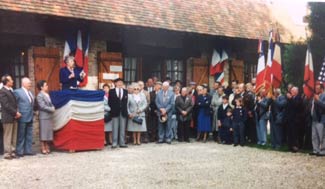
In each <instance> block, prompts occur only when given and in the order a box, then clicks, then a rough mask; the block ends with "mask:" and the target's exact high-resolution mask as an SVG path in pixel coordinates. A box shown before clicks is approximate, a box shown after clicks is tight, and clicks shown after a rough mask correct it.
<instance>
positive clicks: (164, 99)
mask: <svg viewBox="0 0 325 189" xmlns="http://www.w3.org/2000/svg"><path fill="white" fill-rule="evenodd" d="M163 101H164V102H166V92H164V98H163Z"/></svg>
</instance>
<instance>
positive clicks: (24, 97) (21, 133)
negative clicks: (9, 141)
mask: <svg viewBox="0 0 325 189" xmlns="http://www.w3.org/2000/svg"><path fill="white" fill-rule="evenodd" d="M21 83H22V87H21V88H20V89H16V90H15V91H14V93H15V96H16V101H17V105H18V111H19V112H20V113H21V117H20V119H18V136H17V146H16V153H17V156H18V157H23V156H24V155H35V154H34V153H33V151H32V144H33V118H34V101H35V97H34V95H33V94H32V93H31V91H30V90H31V88H32V82H31V81H30V79H29V78H27V77H24V78H23V79H22V80H21Z"/></svg>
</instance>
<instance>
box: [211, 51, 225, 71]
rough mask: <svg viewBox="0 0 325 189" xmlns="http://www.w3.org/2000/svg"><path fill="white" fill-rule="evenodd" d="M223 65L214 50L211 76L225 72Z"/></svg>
mask: <svg viewBox="0 0 325 189" xmlns="http://www.w3.org/2000/svg"><path fill="white" fill-rule="evenodd" d="M221 63H222V62H221V58H220V55H219V53H218V52H217V51H216V50H215V49H214V50H213V54H212V60H211V66H210V75H212V76H214V75H215V74H216V73H219V72H223V65H222V64H221Z"/></svg>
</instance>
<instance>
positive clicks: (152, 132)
mask: <svg viewBox="0 0 325 189" xmlns="http://www.w3.org/2000/svg"><path fill="white" fill-rule="evenodd" d="M147 126H148V129H147V130H148V137H149V141H150V142H155V141H157V132H158V131H157V127H158V117H157V115H156V114H149V116H148V125H147Z"/></svg>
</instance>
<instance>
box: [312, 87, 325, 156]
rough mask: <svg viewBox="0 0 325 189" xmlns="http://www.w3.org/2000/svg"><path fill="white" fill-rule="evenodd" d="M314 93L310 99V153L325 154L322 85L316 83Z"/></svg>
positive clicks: (324, 109)
mask: <svg viewBox="0 0 325 189" xmlns="http://www.w3.org/2000/svg"><path fill="white" fill-rule="evenodd" d="M315 92H316V93H315V95H314V99H313V100H312V106H311V111H310V112H311V117H312V144H313V152H312V153H310V155H317V156H325V135H324V124H325V93H324V85H322V84H316V87H315Z"/></svg>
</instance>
